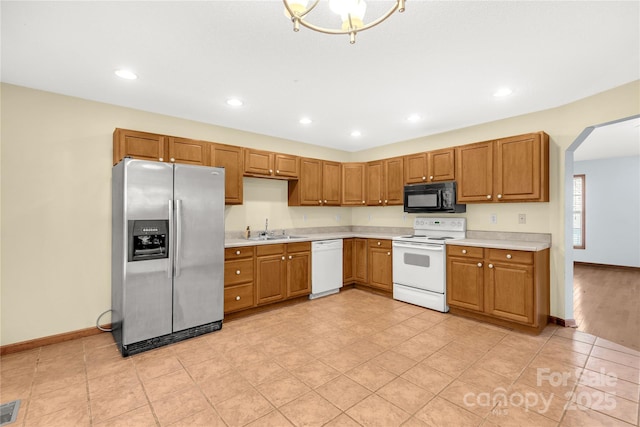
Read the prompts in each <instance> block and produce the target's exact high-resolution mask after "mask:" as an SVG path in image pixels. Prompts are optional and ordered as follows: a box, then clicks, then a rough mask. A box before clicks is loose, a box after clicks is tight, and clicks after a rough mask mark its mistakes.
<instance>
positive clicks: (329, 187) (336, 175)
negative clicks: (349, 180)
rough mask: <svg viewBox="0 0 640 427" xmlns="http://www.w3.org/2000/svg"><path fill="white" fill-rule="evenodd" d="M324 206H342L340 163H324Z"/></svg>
mask: <svg viewBox="0 0 640 427" xmlns="http://www.w3.org/2000/svg"><path fill="white" fill-rule="evenodd" d="M322 204H323V205H328V206H340V163H338V162H322Z"/></svg>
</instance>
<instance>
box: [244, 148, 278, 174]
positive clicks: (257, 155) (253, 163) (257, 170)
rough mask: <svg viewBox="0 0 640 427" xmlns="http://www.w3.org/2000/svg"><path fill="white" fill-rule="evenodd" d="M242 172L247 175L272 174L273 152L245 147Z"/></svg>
mask: <svg viewBox="0 0 640 427" xmlns="http://www.w3.org/2000/svg"><path fill="white" fill-rule="evenodd" d="M244 173H245V174H247V175H262V176H271V175H273V153H271V152H269V151H260V150H253V149H250V148H245V149H244Z"/></svg>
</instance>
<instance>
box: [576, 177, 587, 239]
mask: <svg viewBox="0 0 640 427" xmlns="http://www.w3.org/2000/svg"><path fill="white" fill-rule="evenodd" d="M584 185H585V179H584V175H574V176H573V248H574V249H584V248H585V242H584V224H585V223H584V215H585V204H584V196H585V190H584V188H585V187H584Z"/></svg>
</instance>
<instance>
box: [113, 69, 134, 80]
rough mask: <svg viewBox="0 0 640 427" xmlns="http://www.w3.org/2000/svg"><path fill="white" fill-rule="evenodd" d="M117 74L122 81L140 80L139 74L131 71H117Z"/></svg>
mask: <svg viewBox="0 0 640 427" xmlns="http://www.w3.org/2000/svg"><path fill="white" fill-rule="evenodd" d="M115 73H116V76H118V77H120V78H121V79H127V80H135V79H137V78H138V76H137V74H136V73H134V72H133V71H131V70H116V71H115Z"/></svg>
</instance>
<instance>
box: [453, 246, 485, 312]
mask: <svg viewBox="0 0 640 427" xmlns="http://www.w3.org/2000/svg"><path fill="white" fill-rule="evenodd" d="M483 264H484V263H483V260H482V259H476V260H473V259H465V258H456V257H448V258H447V304H449V305H450V306H452V307H460V308H465V309H467V310H475V311H478V312H483V311H484V269H483Z"/></svg>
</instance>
